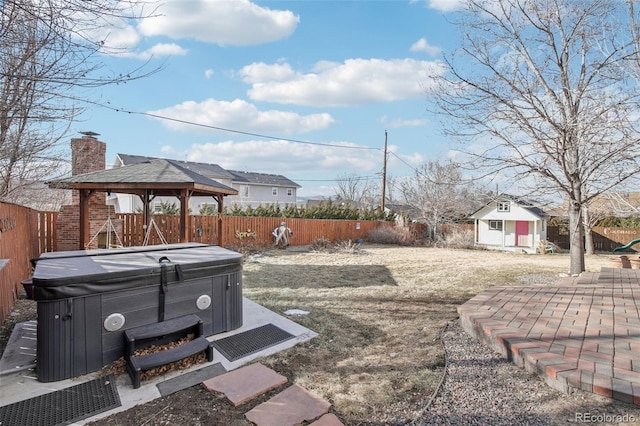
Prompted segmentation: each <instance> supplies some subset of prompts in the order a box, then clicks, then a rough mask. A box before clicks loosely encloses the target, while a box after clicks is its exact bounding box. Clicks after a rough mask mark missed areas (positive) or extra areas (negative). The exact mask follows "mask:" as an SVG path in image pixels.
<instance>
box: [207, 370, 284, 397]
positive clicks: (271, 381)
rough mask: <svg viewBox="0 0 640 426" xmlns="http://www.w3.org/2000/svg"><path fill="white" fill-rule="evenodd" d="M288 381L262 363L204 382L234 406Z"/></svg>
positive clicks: (210, 389)
mask: <svg viewBox="0 0 640 426" xmlns="http://www.w3.org/2000/svg"><path fill="white" fill-rule="evenodd" d="M285 383H287V378H286V377H284V376H282V375H280V374H278V373H276V372H275V371H273V370H272V369H270V368H268V367H265V366H264V365H262V364H260V363H255V364H251V365H248V366H246V367H241V368H238V369H237V370H233V371H230V372H228V373H225V374H222V375H220V376H216V377H213V378H211V379H209V380H205V381H204V382H202V384H203V385H204V387H205V388H207V390H209V391H211V392H222V393H223V394H225V396H226V397H227V398H228V399H229V401H231V403H232V404H233V405H234V406H236V407H237V406H238V405H241V404H243V403H245V402H247V401H249V400H251V399H253V398H255V397H257V396H259V395H262V394H263V393H266V392H268V391H270V390H271V389H275V388H277V387H279V386H282V385H284V384H285Z"/></svg>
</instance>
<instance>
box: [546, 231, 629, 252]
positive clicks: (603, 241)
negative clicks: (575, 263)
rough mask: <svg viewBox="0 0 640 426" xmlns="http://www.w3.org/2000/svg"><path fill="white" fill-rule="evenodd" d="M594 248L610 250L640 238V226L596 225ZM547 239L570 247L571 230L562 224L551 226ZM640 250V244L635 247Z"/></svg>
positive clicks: (565, 247)
mask: <svg viewBox="0 0 640 426" xmlns="http://www.w3.org/2000/svg"><path fill="white" fill-rule="evenodd" d="M592 234H593V248H594V250H595V251H601V252H610V251H612V250H613V249H614V248H616V247H620V246H623V245H626V244H627V243H629V242H630V241H632V240H635V239H636V238H640V228H609V227H601V226H596V227H594V228H593V230H592ZM547 240H549V241H552V242H553V243H555V244H557V245H558V246H560V247H562V248H563V249H569V231H568V230H567V229H566V228H565V227H562V226H549V227H548V228H547ZM632 249H635V250H636V251H640V244H638V245H637V246H635V247H633V248H632Z"/></svg>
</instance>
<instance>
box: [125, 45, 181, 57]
mask: <svg viewBox="0 0 640 426" xmlns="http://www.w3.org/2000/svg"><path fill="white" fill-rule="evenodd" d="M186 54H187V51H186V50H185V49H183V48H182V47H180V46H178V45H177V44H175V43H158V44H156V45H155V46H153V47H152V48H150V49H147V50H145V51H143V52H140V53H134V54H133V55H132V56H135V57H136V58H139V59H149V58H152V57H153V58H160V57H163V56H184V55H186Z"/></svg>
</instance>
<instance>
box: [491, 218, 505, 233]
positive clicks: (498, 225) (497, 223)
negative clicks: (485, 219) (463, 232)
mask: <svg viewBox="0 0 640 426" xmlns="http://www.w3.org/2000/svg"><path fill="white" fill-rule="evenodd" d="M489 229H490V230H492V231H502V221H501V220H490V221H489Z"/></svg>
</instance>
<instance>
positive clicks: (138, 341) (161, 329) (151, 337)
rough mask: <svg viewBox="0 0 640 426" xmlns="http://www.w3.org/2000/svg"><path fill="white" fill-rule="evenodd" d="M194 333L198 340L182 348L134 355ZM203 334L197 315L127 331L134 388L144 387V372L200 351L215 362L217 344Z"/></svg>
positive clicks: (127, 348)
mask: <svg viewBox="0 0 640 426" xmlns="http://www.w3.org/2000/svg"><path fill="white" fill-rule="evenodd" d="M190 333H193V334H194V335H195V336H196V337H195V338H194V339H193V340H191V341H189V342H187V343H184V344H182V345H180V346H178V347H175V348H172V349H166V350H164V351H161V352H156V353H153V354H149V355H134V354H135V351H136V350H137V349H144V348H148V347H149V346H152V345H164V344H167V343H169V342H175V341H177V340H179V339H181V338H183V337H185V336H186V335H188V334H190ZM203 334H204V324H203V322H202V320H201V319H200V318H199V317H198V316H197V315H193V314H191V315H185V316H183V317H178V318H173V319H170V320H166V321H162V322H158V323H155V324H149V325H143V326H140V327H134V328H130V329H129V330H125V332H124V338H125V355H124V357H125V360H126V361H127V371H128V372H129V376H130V377H131V382H132V384H133V388H134V389H138V388H139V387H140V375H141V373H142V371H144V370H150V369H152V368H155V367H160V366H162V365H166V364H171V363H172V362H176V361H180V360H181V359H184V358H187V357H189V356H191V355H195V354H198V353H200V352H205V353H206V354H207V361H209V362H211V361H213V343H211V342H209V341H208V340H207V339H206V338H205V337H204V336H203Z"/></svg>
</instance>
